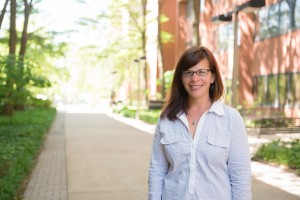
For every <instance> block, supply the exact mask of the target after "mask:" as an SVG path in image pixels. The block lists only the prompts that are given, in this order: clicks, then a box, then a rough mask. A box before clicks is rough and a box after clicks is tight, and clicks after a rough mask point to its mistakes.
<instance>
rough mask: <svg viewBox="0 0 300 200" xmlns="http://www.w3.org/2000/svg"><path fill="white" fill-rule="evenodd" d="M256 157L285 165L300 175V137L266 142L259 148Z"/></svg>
mask: <svg viewBox="0 0 300 200" xmlns="http://www.w3.org/2000/svg"><path fill="white" fill-rule="evenodd" d="M254 159H256V160H263V161H267V162H270V163H275V164H279V165H285V166H287V167H289V168H290V169H293V170H295V171H296V173H297V174H298V175H300V139H294V140H292V141H291V142H282V141H281V140H276V141H273V142H271V143H268V144H264V145H262V146H261V147H260V148H259V149H258V150H257V152H256V154H255V157H254Z"/></svg>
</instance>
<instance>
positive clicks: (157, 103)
mask: <svg viewBox="0 0 300 200" xmlns="http://www.w3.org/2000/svg"><path fill="white" fill-rule="evenodd" d="M163 104H164V102H163V101H162V100H149V104H148V108H149V110H160V109H161V108H162V106H163Z"/></svg>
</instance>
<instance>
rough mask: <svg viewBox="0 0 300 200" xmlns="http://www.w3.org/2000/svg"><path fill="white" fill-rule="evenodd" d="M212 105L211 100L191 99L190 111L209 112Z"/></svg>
mask: <svg viewBox="0 0 300 200" xmlns="http://www.w3.org/2000/svg"><path fill="white" fill-rule="evenodd" d="M211 105H212V102H211V100H210V99H209V98H208V99H205V100H202V101H201V100H193V99H189V110H195V109H196V110H200V111H207V110H208V109H209V108H210V106H211Z"/></svg>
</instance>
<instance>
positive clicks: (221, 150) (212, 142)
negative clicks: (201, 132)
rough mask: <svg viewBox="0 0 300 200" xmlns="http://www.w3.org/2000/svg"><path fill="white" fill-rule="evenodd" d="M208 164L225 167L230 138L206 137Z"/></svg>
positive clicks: (222, 136)
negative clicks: (208, 155)
mask: <svg viewBox="0 0 300 200" xmlns="http://www.w3.org/2000/svg"><path fill="white" fill-rule="evenodd" d="M207 143H208V145H209V149H208V150H209V151H211V152H209V153H208V154H210V157H209V162H210V163H212V164H214V165H226V162H227V160H228V154H229V148H230V136H227V135H214V134H211V135H208V136H207Z"/></svg>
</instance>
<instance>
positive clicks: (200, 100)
mask: <svg viewBox="0 0 300 200" xmlns="http://www.w3.org/2000/svg"><path fill="white" fill-rule="evenodd" d="M222 95H223V84H222V80H221V74H220V71H219V67H218V64H217V61H216V59H215V57H214V55H213V54H212V52H211V51H210V50H209V49H207V48H206V47H203V46H200V47H199V46H195V47H191V48H189V49H187V50H186V51H185V52H184V53H183V54H182V56H181V57H180V59H179V61H178V63H177V66H176V68H175V74H174V79H173V82H172V85H171V90H170V94H169V96H168V98H167V100H166V104H165V107H164V108H163V110H162V113H161V116H160V119H159V121H158V124H157V127H156V130H155V135H154V138H153V146H152V158H151V161H150V167H149V168H150V170H149V193H148V200H161V199H162V200H166V199H172V200H176V199H178V200H179V199H185V200H191V199H224V200H231V199H239V200H250V199H251V197H252V194H251V169H250V153H249V145H248V139H247V134H246V129H245V125H244V122H243V119H242V117H241V115H240V114H239V113H238V111H237V110H235V109H234V108H231V107H229V106H227V105H225V104H223V103H222V102H221V101H220V100H219V99H220V98H221V97H222Z"/></svg>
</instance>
